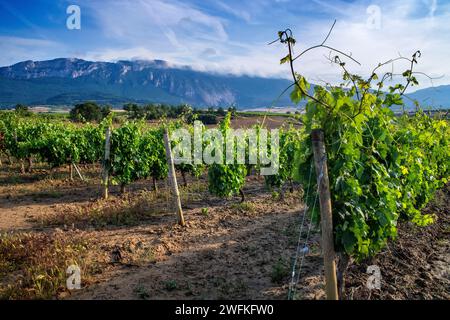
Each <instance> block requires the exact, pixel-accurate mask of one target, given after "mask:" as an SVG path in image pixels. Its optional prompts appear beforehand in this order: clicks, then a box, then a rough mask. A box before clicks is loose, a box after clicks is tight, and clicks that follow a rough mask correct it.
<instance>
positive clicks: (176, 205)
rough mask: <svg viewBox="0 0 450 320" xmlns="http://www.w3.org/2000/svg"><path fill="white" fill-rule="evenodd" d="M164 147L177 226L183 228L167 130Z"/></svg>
mask: <svg viewBox="0 0 450 320" xmlns="http://www.w3.org/2000/svg"><path fill="white" fill-rule="evenodd" d="M164 145H165V147H166V158H167V163H168V165H169V181H170V184H171V185H172V189H173V193H174V195H175V207H176V210H177V216H178V224H179V225H181V226H183V227H184V226H185V225H186V223H185V222H184V217H183V210H182V209H181V200H180V192H179V191H178V183H177V176H176V174H175V166H174V164H173V156H172V148H171V146H170V139H169V131H168V130H167V129H165V131H164Z"/></svg>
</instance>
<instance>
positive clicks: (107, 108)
mask: <svg viewBox="0 0 450 320" xmlns="http://www.w3.org/2000/svg"><path fill="white" fill-rule="evenodd" d="M101 112H102V119H104V118H106V117H107V116H109V115H110V114H111V112H112V107H111V106H108V105H106V106H103V107H102V110H101Z"/></svg>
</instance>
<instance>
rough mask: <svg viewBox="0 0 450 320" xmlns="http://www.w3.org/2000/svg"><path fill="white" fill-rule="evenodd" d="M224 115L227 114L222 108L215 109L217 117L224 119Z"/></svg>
mask: <svg viewBox="0 0 450 320" xmlns="http://www.w3.org/2000/svg"><path fill="white" fill-rule="evenodd" d="M226 114H227V113H226V112H225V110H224V109H223V108H222V107H219V108H218V109H217V115H218V116H219V117H224V116H225V115H226Z"/></svg>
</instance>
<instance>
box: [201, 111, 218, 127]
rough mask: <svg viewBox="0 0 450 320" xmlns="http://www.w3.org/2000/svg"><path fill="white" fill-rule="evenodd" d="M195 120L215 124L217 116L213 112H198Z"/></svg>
mask: <svg viewBox="0 0 450 320" xmlns="http://www.w3.org/2000/svg"><path fill="white" fill-rule="evenodd" d="M197 120H199V121H201V122H202V123H203V124H217V117H216V115H215V114H213V113H202V114H199V115H198V117H197Z"/></svg>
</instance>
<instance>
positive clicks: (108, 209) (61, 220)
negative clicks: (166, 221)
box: [40, 191, 168, 228]
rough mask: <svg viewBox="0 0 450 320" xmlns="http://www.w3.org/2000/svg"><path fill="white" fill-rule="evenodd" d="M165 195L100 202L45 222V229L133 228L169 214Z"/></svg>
mask: <svg viewBox="0 0 450 320" xmlns="http://www.w3.org/2000/svg"><path fill="white" fill-rule="evenodd" d="M165 200H166V198H165V196H164V193H163V192H158V193H155V192H147V191H143V192H140V193H139V194H138V195H127V196H126V197H123V198H115V199H109V200H103V199H100V200H97V201H96V202H94V203H91V204H89V205H87V206H83V207H78V206H77V207H73V208H69V209H67V210H65V211H64V212H58V213H56V214H50V215H47V216H45V217H43V218H42V219H41V221H40V222H41V224H42V225H43V226H64V225H69V226H70V225H73V226H74V227H77V228H83V227H86V226H93V227H95V228H104V227H107V226H123V225H125V226H131V225H137V224H138V223H139V222H140V221H142V220H145V219H148V218H150V217H152V216H154V215H156V214H159V213H163V212H167V210H168V209H167V208H168V205H167V203H166V201H165Z"/></svg>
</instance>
